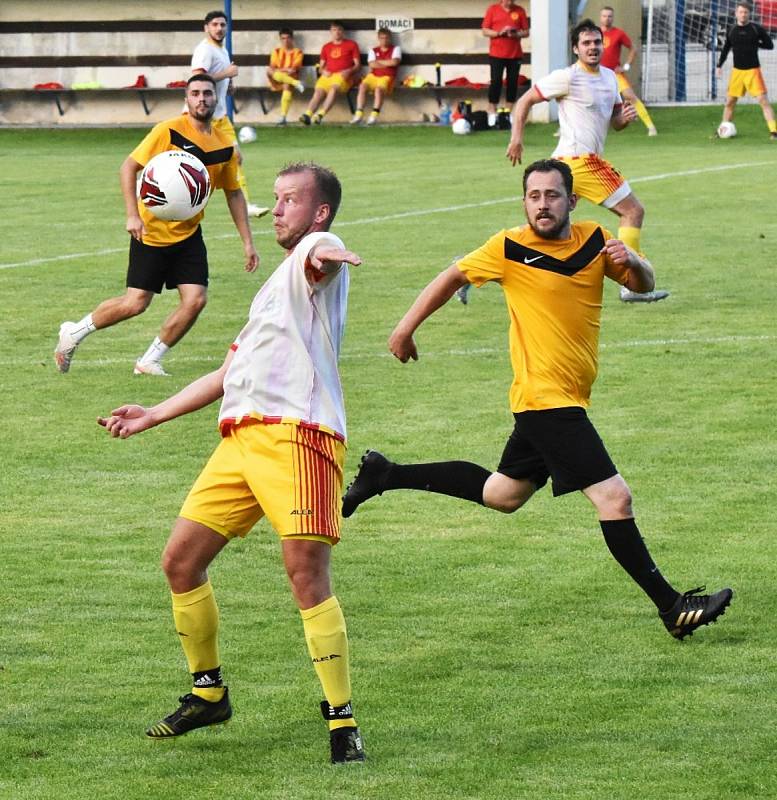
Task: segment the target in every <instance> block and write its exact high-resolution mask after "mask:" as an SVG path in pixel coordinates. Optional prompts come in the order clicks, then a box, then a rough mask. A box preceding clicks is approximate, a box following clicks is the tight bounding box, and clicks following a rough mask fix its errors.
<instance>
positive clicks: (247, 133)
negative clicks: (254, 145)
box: [237, 125, 256, 144]
mask: <svg viewBox="0 0 777 800" xmlns="http://www.w3.org/2000/svg"><path fill="white" fill-rule="evenodd" d="M237 138H238V139H240V144H249V143H250V142H255V141H256V130H255V129H254V128H252V127H251V126H250V125H243V127H242V128H241V129H240V130H239V131H238V133H237Z"/></svg>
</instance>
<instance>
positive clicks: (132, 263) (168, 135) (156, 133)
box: [54, 75, 259, 376]
mask: <svg viewBox="0 0 777 800" xmlns="http://www.w3.org/2000/svg"><path fill="white" fill-rule="evenodd" d="M186 108H187V113H185V114H181V115H180V116H179V117H175V118H174V119H170V120H167V121H166V122H160V123H159V124H158V125H155V126H154V128H153V129H152V130H151V131H150V132H149V133H148V135H147V136H146V137H145V138H144V139H143V141H142V142H141V143H140V144H139V145H138V146H137V147H136V148H135V149H134V150H133V151H132V153H130V155H129V156H127V158H126V159H125V160H124V163H123V164H122V166H121V170H120V180H121V190H122V194H123V195H124V205H125V208H126V212H127V225H126V227H127V232H128V233H129V235H130V247H129V266H128V268H127V279H126V291H125V292H124V294H123V295H120V296H118V297H111V298H109V299H107V300H104V301H103V302H102V303H100V304H99V305H98V306H97V307H96V308H95V309H94V311H92V312H91V313H90V314H87V315H86V316H85V317H84V318H83V319H82V320H80V321H78V322H63V323H62V325H61V326H60V329H59V341H58V342H57V347H56V350H55V351H54V360H55V362H56V365H57V369H58V370H59V371H60V372H68V370H69V369H70V362H71V361H72V359H73V356H74V354H75V352H76V349H77V348H78V347H79V345H80V344H81V342H83V340H84V339H85V338H86V337H87V336H89V335H90V334H92V333H94V331H96V330H100V329H102V328H109V327H110V326H112V325H116V324H117V323H119V322H123V321H124V320H126V319H129V318H130V317H135V316H137V315H138V314H142V313H143V312H144V311H145V310H146V309H147V308H148V306H149V305H150V304H151V301H152V300H153V299H154V295H155V294H161V292H162V289H163V288H165V287H166V288H168V289H177V291H178V296H179V298H180V302H179V304H178V306H177V308H175V309H174V310H173V312H172V313H171V314H170V315H169V316H168V317H167V319H166V320H165V321H164V323H163V324H162V328H161V330H160V331H159V335H158V336H157V337H156V338H155V339H154V341H153V342H152V343H151V346H150V347H149V348H148V350H146V352H145V353H144V354H143V355H142V356H141V357H140V358H139V359H138V360H137V361H136V362H135V369H134V372H135V374H136V375H158V376H166V375H167V374H168V373H167V372H166V371H165V369H164V367H163V366H162V359H163V357H164V356H165V355H166V353H167V351H168V350H169V349H170V348H171V347H173V345H175V344H177V343H178V342H179V341H180V340H181V339H182V338H183V337H184V336H185V335H186V333H187V332H188V331H189V329H190V328H191V327H192V325H194V323H195V322H196V321H197V317H198V316H199V315H200V312H201V311H202V310H203V308H205V304H206V303H207V299H208V254H207V251H206V249H205V242H204V241H203V238H202V229H201V228H200V221H201V220H202V218H203V216H204V214H205V210H204V209H203V210H202V211H200V213H199V214H197V215H196V216H194V217H192V218H191V219H187V220H182V221H180V222H168V221H165V220H161V219H157V218H156V217H155V216H154V215H153V214H152V213H151V212H150V211H149V210H148V209H147V208H146V207H145V206H144V205H143V203H141V202H140V201H139V200H138V198H137V194H136V182H137V175H138V173H139V172H140V171H141V170H142V169H143V167H144V166H145V165H146V164H148V162H149V161H150V160H151V159H152V158H153V157H154V156H155V155H157V154H158V153H163V152H165V151H166V150H173V149H177V150H185V151H187V152H189V153H192V154H194V155H196V156H197V158H199V159H200V161H202V162H203V164H205V166H206V168H207V170H208V174H209V175H210V180H211V186H212V187H213V189H214V190H216V189H223V190H224V194H225V195H226V198H227V206H228V207H229V213H230V214H231V216H232V221H233V222H234V223H235V227H236V228H237V231H238V233H239V234H240V238H241V240H242V242H243V252H244V254H245V269H246V271H247V272H254V270H256V268H257V266H258V264H259V256H258V255H257V253H256V250H255V249H254V244H253V239H252V236H251V226H250V224H249V222H248V216H247V210H246V199H245V196H244V195H243V191H242V189H241V188H240V184H239V182H238V175H237V155H236V153H235V148H234V146H233V144H232V142H231V140H230V139H228V138H227V137H226V136H225V135H224V134H223V133H222V132H221V131H220V130H218V129H217V128H215V127H212V126H211V120H212V118H213V111H214V109H215V108H216V84H215V81H214V80H213V78H212V77H211V76H210V75H192V77H191V78H189V80H188V81H187V86H186Z"/></svg>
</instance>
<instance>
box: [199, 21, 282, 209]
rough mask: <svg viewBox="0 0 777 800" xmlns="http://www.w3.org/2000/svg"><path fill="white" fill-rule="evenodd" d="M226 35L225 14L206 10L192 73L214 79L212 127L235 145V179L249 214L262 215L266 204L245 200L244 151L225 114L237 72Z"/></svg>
mask: <svg viewBox="0 0 777 800" xmlns="http://www.w3.org/2000/svg"><path fill="white" fill-rule="evenodd" d="M226 36H227V15H226V14H225V13H224V12H223V11H209V12H208V13H207V14H206V15H205V38H204V39H203V40H202V41H201V42H200V43H199V44H198V45H197V47H195V48H194V52H193V53H192V66H191V69H192V75H197V74H198V73H201V72H207V73H208V75H210V76H211V77H212V78H213V80H215V81H216V97H217V101H218V102H217V103H216V111H215V113H214V115H213V122H212V124H213V127H214V128H218V129H219V130H221V131H223V132H224V133H225V134H227V136H229V138H230V139H231V140H232V142H233V143H234V145H235V149H236V150H237V160H238V164H240V170H239V173H238V178H239V180H240V188H241V189H242V190H243V194H244V195H245V197H246V202H247V203H248V216H249V217H263V216H264V215H265V214H267V213H269V211H270V209H269V208H267V207H266V206H257V205H255V204H254V203H251V202H250V201H249V200H248V187H247V185H246V179H245V175H244V174H243V168H242V164H243V154H242V152H241V151H240V145H239V143H238V139H237V134H236V133H235V128H234V127H233V125H232V120H230V118H229V116H228V115H227V94H228V92H229V90H230V88H231V84H232V78H236V77H237V74H238V68H237V64H235V63H234V62H233V61H232V59H231V58H230V55H229V53H228V52H227V48H226V47H225V46H224V39H226Z"/></svg>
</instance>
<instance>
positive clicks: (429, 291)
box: [388, 264, 468, 364]
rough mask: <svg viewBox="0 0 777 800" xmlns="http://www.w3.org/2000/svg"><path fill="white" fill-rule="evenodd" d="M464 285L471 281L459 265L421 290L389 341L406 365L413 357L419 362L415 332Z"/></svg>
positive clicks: (392, 349)
mask: <svg viewBox="0 0 777 800" xmlns="http://www.w3.org/2000/svg"><path fill="white" fill-rule="evenodd" d="M465 283H468V281H467V279H466V277H465V276H464V273H463V272H462V271H461V270H460V269H459V268H458V267H457V266H456V264H451V266H450V267H448V269H446V270H444V271H443V272H441V273H440V274H439V275H438V276H437V277H436V278H435V279H434V280H433V281H432V282H431V283H430V284H428V285H427V287H426V288H425V289H423V290H422V291H421V294H419V295H418V297H417V298H416V301H415V303H413V305H412V306H411V307H410V310H409V311H408V312H407V314H405V316H404V317H402V319H401V320H400V321H399V323H398V324H397V327H396V328H394V331H393V332H392V334H391V336H390V337H389V340H388V345H389V350H390V351H391V352H392V353H393V354H394V355H395V356H396V357H397V358H398V359H399V360H400V361H401V362H402V363H403V364H405V363H407V361H409V360H410V359H411V358H412V359H413V361H418V350H417V349H416V345H415V342H414V341H413V334H414V333H415V331H416V329H417V328H418V327H419V326H420V325H421V323H422V322H423V321H424V320H425V319H426V318H427V317H430V316H431V315H432V314H434V312H435V311H437V309H438V308H441V307H442V306H444V305H445V304H446V303H447V302H448V300H450V299H451V297H453V295H454V294H455V293H456V290H457V289H459V288H460V287H461V286H464V284H465Z"/></svg>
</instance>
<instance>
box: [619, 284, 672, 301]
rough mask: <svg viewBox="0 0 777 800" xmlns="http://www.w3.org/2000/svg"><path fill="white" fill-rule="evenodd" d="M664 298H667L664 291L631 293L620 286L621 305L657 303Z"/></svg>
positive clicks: (667, 295)
mask: <svg viewBox="0 0 777 800" xmlns="http://www.w3.org/2000/svg"><path fill="white" fill-rule="evenodd" d="M666 297H669V292H667V291H666V289H653V291H652V292H632V291H631V289H627V288H626V287H625V286H621V302H623V303H657V302H658V301H659V300H663V299H664V298H666Z"/></svg>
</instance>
